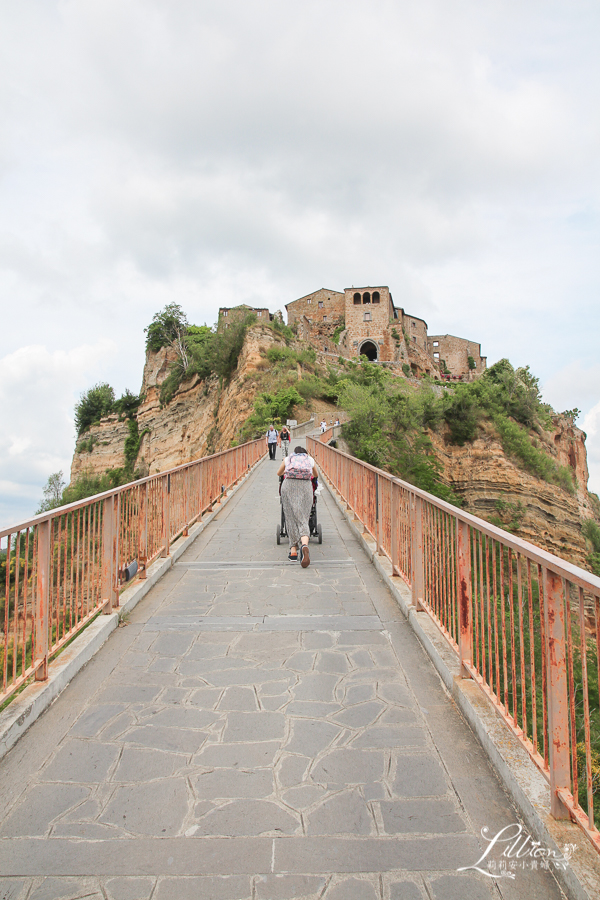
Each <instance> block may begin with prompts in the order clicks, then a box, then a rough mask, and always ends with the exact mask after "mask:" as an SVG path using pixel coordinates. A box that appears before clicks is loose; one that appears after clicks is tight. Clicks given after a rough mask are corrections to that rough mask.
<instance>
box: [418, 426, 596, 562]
mask: <svg viewBox="0 0 600 900" xmlns="http://www.w3.org/2000/svg"><path fill="white" fill-rule="evenodd" d="M431 437H432V439H433V443H434V447H435V452H436V456H437V458H438V459H439V461H440V462H441V464H442V467H443V473H442V479H443V481H444V482H445V483H446V484H448V485H450V486H451V487H452V489H453V490H454V491H455V492H456V493H457V494H458V496H459V497H460V498H461V499H462V501H463V504H464V506H463V508H464V509H465V510H466V511H467V512H470V513H472V514H473V515H475V516H479V517H480V518H483V519H486V520H491V521H495V522H496V523H497V524H499V525H501V527H503V528H507V527H510V529H511V530H512V531H514V533H515V534H516V535H518V537H520V538H523V539H524V540H527V541H531V543H533V544H537V546H539V547H542V548H544V549H545V550H547V551H549V552H550V553H554V554H556V555H557V556H560V557H562V558H563V559H567V560H569V561H570V562H573V563H575V564H576V565H579V566H582V567H583V568H587V562H586V556H587V552H586V544H585V538H584V537H583V535H582V533H581V520H582V519H585V518H589V517H590V516H591V515H592V499H591V498H590V495H589V494H588V491H587V482H588V469H587V455H586V449H585V434H584V433H583V432H582V431H581V430H580V429H579V428H575V427H574V426H573V425H572V424H571V423H570V422H569V421H568V420H566V419H564V418H562V417H558V416H557V417H556V418H555V419H554V430H553V431H551V432H547V433H546V434H545V435H543V436H542V437H541V438H540V436H539V435H536V437H538V439H539V440H541V441H543V443H544V444H545V450H546V452H547V453H548V455H550V456H552V457H553V458H554V459H555V461H556V463H557V464H558V465H560V466H568V467H569V468H570V470H571V473H572V476H573V480H574V482H575V485H576V487H575V493H574V494H571V493H569V492H568V491H566V490H565V489H564V488H561V487H558V486H557V485H555V484H549V483H548V482H547V481H543V480H542V479H541V478H536V477H535V476H534V475H530V474H529V473H528V472H525V471H524V470H523V469H522V468H520V467H519V466H518V465H517V464H516V463H515V462H513V461H512V460H511V459H510V458H509V457H507V456H506V455H505V453H504V450H503V448H502V444H501V443H500V439H499V437H498V435H497V433H496V432H495V430H494V428H493V426H492V425H491V423H488V425H487V426H486V427H485V428H483V429H482V431H481V433H480V435H479V436H478V437H477V439H476V440H474V441H473V442H472V443H468V444H465V445H464V446H463V447H459V446H456V445H452V444H449V443H447V442H446V441H445V440H444V435H443V434H435V433H434V434H432V435H431Z"/></svg>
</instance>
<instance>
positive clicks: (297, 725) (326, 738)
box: [285, 719, 341, 757]
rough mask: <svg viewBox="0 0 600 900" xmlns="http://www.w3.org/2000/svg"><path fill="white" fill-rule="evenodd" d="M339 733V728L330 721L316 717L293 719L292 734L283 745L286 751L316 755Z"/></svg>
mask: <svg viewBox="0 0 600 900" xmlns="http://www.w3.org/2000/svg"><path fill="white" fill-rule="evenodd" d="M340 733H341V728H340V727H339V726H337V725H333V724H332V723H331V722H323V721H319V720H317V719H295V720H294V722H293V725H292V734H291V737H290V739H289V741H288V742H287V744H286V745H285V750H286V751H287V752H288V753H300V754H302V755H303V756H311V757H315V756H318V754H319V753H322V751H323V750H325V749H326V748H327V747H329V745H330V744H331V743H332V742H333V741H334V740H335V738H336V737H337V736H338V735H339V734H340Z"/></svg>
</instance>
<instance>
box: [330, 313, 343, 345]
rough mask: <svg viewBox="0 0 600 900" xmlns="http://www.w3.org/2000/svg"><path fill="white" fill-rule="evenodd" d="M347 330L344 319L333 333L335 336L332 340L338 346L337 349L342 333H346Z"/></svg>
mask: <svg viewBox="0 0 600 900" xmlns="http://www.w3.org/2000/svg"><path fill="white" fill-rule="evenodd" d="M345 330H346V322H345V320H344V319H342V321H341V322H340V324H339V325H338V326H337V327H336V329H335V331H334V332H333V335H332V337H331V340H332V341H333V343H334V344H335V345H336V347H337V345H338V344H339V342H340V335H341V333H342V331H345Z"/></svg>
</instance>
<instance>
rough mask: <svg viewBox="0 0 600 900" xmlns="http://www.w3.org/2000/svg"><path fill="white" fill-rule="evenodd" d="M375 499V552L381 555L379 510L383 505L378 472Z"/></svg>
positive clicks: (380, 510)
mask: <svg viewBox="0 0 600 900" xmlns="http://www.w3.org/2000/svg"><path fill="white" fill-rule="evenodd" d="M375 500H376V510H375V515H376V516H377V553H378V554H379V555H380V556H381V555H383V550H382V547H381V530H382V519H383V516H382V514H381V512H382V507H383V501H382V499H381V487H380V485H379V474H376V475H375Z"/></svg>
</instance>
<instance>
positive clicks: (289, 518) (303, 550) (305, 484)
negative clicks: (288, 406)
mask: <svg viewBox="0 0 600 900" xmlns="http://www.w3.org/2000/svg"><path fill="white" fill-rule="evenodd" d="M277 474H278V475H283V478H284V480H283V484H282V485H281V503H282V504H283V512H284V515H285V522H286V526H287V533H288V538H289V541H290V553H289V559H292V560H297V559H298V549H300V554H301V555H300V565H301V566H302V568H303V569H305V568H306V567H307V566H309V565H310V553H309V549H308V539H309V535H310V531H309V526H308V520H309V518H310V511H311V509H312V504H313V486H312V481H311V479H312V478H317V476H318V472H317V467H316V465H315V461H314V459H313V458H312V456H309V455H308V453H307V451H306V450H305V449H304V447H296V448H295V449H294V452H293V453H292V454H291V455H290V456H287V457H286V458H285V459H284V460H283V462H282V463H281V465H280V466H279V468H278V470H277Z"/></svg>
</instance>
